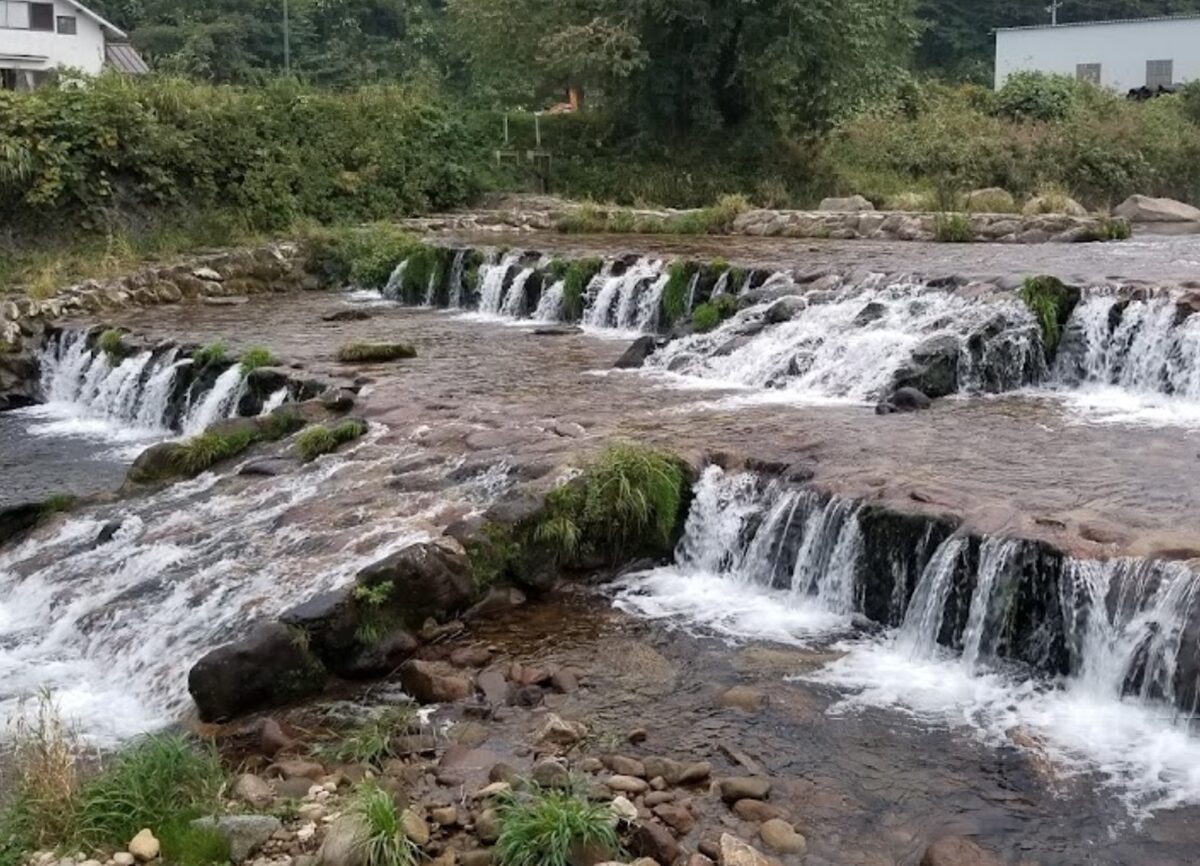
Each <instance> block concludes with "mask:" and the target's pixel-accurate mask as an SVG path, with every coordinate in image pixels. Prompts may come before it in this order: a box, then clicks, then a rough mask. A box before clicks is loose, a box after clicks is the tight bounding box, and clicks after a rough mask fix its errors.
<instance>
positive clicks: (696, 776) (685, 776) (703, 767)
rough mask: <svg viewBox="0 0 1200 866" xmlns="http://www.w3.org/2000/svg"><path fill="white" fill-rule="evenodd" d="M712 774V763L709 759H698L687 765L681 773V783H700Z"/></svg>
mask: <svg viewBox="0 0 1200 866" xmlns="http://www.w3.org/2000/svg"><path fill="white" fill-rule="evenodd" d="M710 776H712V764H710V763H709V762H708V761H697V762H696V763H694V764H688V765H686V766H685V767H684V768H683V770H682V772H680V774H679V784H680V785H700V784H703V783H704V782H707V781H708V780H709V777H710Z"/></svg>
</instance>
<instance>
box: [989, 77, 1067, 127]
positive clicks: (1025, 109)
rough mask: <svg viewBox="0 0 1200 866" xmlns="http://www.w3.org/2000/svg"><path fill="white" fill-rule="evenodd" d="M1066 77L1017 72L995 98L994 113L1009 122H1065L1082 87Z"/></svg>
mask: <svg viewBox="0 0 1200 866" xmlns="http://www.w3.org/2000/svg"><path fill="white" fill-rule="evenodd" d="M1085 86H1086V85H1082V84H1080V83H1079V82H1077V81H1076V80H1075V79H1073V78H1070V77H1069V76H1066V75H1050V74H1047V73H1044V72H1018V73H1016V74H1014V75H1010V76H1009V78H1008V80H1007V81H1005V82H1004V86H1003V87H1001V88H1000V90H999V91H998V92H997V94H996V110H997V112H998V113H999V114H1001V115H1003V116H1005V117H1008V118H1011V119H1012V120H1042V121H1057V120H1065V119H1066V117H1067V115H1068V114H1069V113H1070V112H1071V109H1072V108H1074V107H1075V105H1076V103H1077V102H1078V101H1079V99H1080V89H1081V88H1082V87H1085Z"/></svg>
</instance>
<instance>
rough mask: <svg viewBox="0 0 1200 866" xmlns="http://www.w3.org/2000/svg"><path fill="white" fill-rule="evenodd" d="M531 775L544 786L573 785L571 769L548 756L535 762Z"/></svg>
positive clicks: (563, 786) (567, 786) (564, 786)
mask: <svg viewBox="0 0 1200 866" xmlns="http://www.w3.org/2000/svg"><path fill="white" fill-rule="evenodd" d="M530 777H531V778H532V779H533V781H534V782H535V783H537V784H538V785H540V786H541V787H543V788H569V787H571V773H570V771H569V770H568V769H567V768H566V766H565V765H564V764H562V763H560V762H559V761H556V760H554V759H553V758H547V759H545V760H543V761H538V762H537V763H536V764H534V765H533V772H532V773H531V774H530Z"/></svg>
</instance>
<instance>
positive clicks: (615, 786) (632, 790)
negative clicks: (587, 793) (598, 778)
mask: <svg viewBox="0 0 1200 866" xmlns="http://www.w3.org/2000/svg"><path fill="white" fill-rule="evenodd" d="M604 784H606V785H608V787H609V788H611V789H612V790H614V791H620V792H621V793H623V794H641V793H644V792H645V790H646V787H647V785H646V782H645V781H644V780H642V779H638V778H636V777H634V776H612V777H610V778H608V779H605V780H604Z"/></svg>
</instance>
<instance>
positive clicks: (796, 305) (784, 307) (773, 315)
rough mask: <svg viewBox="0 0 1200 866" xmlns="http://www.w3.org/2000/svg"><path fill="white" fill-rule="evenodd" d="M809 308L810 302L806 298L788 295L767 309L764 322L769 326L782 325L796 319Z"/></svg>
mask: <svg viewBox="0 0 1200 866" xmlns="http://www.w3.org/2000/svg"><path fill="white" fill-rule="evenodd" d="M807 307H808V302H807V301H805V300H804V298H801V297H798V296H796V295H788V296H787V297H783V298H780V299H779V300H777V301H776V302H775V303H773V304H771V306H769V307H767V311H766V312H765V313H763V321H764V322H766V323H767V324H768V325H782V324H783V323H784V322H790V321H791V320H792V319H794V318H796V316H798V315H800V314H801V313H802V312H804V310H805V308H807Z"/></svg>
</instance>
